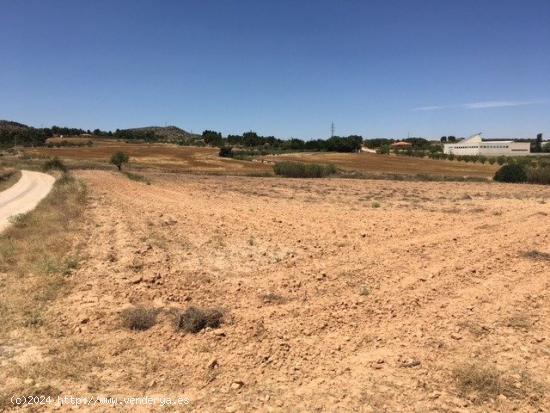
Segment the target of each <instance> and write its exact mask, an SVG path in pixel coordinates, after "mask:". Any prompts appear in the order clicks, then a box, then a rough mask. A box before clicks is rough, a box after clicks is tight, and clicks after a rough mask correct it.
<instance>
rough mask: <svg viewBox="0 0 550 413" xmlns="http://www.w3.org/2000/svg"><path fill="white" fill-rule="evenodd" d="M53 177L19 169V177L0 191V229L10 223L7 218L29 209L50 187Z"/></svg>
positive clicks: (46, 193) (34, 205) (53, 180)
mask: <svg viewBox="0 0 550 413" xmlns="http://www.w3.org/2000/svg"><path fill="white" fill-rule="evenodd" d="M54 182H55V178H54V177H53V176H51V175H47V174H43V173H40V172H31V171H21V179H19V181H17V183H16V184H15V185H13V186H11V187H10V188H8V189H7V190H5V191H3V192H0V231H3V230H4V229H5V228H6V227H7V226H8V225H9V224H10V223H9V218H10V217H11V216H14V215H17V214H24V213H26V212H29V211H31V210H32V209H34V208H35V207H36V205H38V203H39V202H40V201H41V200H42V199H44V197H45V196H46V195H48V193H49V192H50V190H51V189H52V186H53V183H54Z"/></svg>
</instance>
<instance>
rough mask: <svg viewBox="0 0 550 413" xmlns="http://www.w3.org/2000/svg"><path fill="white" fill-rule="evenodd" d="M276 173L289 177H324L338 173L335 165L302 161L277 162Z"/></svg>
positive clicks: (274, 167)
mask: <svg viewBox="0 0 550 413" xmlns="http://www.w3.org/2000/svg"><path fill="white" fill-rule="evenodd" d="M273 171H274V172H275V175H280V176H286V177H288V178H323V177H325V176H329V175H333V174H335V173H336V167H335V166H334V165H330V164H329V165H324V164H315V163H300V162H277V163H276V164H275V165H274V166H273Z"/></svg>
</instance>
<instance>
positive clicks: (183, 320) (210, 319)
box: [176, 307, 223, 333]
mask: <svg viewBox="0 0 550 413" xmlns="http://www.w3.org/2000/svg"><path fill="white" fill-rule="evenodd" d="M222 318H223V313H222V312H221V311H219V310H215V309H200V308H196V307H189V308H188V309H187V310H185V311H184V312H182V313H180V314H178V316H177V318H176V327H177V328H178V330H183V331H186V332H189V333H198V332H199V331H201V330H202V329H204V328H206V327H210V328H217V327H219V326H220V325H221V322H222Z"/></svg>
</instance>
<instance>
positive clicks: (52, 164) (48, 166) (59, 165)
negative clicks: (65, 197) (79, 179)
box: [42, 157, 67, 172]
mask: <svg viewBox="0 0 550 413" xmlns="http://www.w3.org/2000/svg"><path fill="white" fill-rule="evenodd" d="M42 169H43V170H44V171H51V170H52V169H56V170H58V171H61V172H67V166H66V165H65V164H64V163H63V161H62V160H61V159H59V158H58V157H55V158H53V159H48V160H47V161H46V162H44V165H42Z"/></svg>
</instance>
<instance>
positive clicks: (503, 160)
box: [497, 156, 506, 165]
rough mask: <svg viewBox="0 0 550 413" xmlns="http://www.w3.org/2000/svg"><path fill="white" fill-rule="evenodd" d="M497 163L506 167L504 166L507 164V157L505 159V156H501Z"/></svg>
mask: <svg viewBox="0 0 550 413" xmlns="http://www.w3.org/2000/svg"><path fill="white" fill-rule="evenodd" d="M497 163H498V164H499V165H504V164H505V163H506V157H505V156H499V157H498V158H497Z"/></svg>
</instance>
